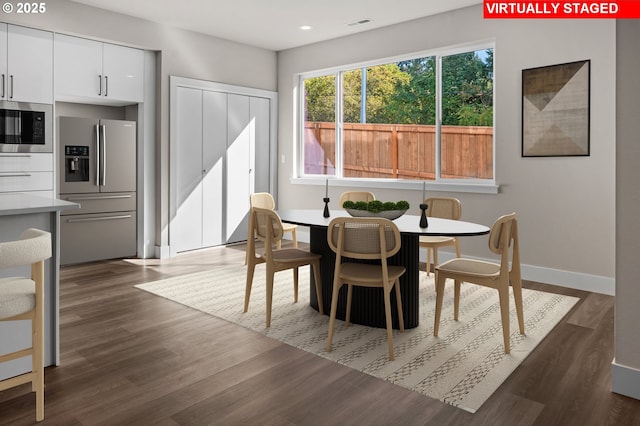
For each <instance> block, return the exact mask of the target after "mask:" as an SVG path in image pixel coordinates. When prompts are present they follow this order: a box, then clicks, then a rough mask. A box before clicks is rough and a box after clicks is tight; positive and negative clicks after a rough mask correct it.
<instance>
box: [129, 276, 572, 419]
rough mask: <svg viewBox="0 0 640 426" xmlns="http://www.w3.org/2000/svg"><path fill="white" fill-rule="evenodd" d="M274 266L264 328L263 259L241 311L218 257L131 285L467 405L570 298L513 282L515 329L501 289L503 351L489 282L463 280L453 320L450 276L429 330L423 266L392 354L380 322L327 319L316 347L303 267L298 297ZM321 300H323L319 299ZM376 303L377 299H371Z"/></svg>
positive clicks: (315, 316) (483, 394) (319, 318)
mask: <svg viewBox="0 0 640 426" xmlns="http://www.w3.org/2000/svg"><path fill="white" fill-rule="evenodd" d="M292 275H293V274H292V273H291V272H289V271H283V272H279V273H276V284H275V286H274V295H273V311H272V320H271V328H269V329H267V328H266V327H265V268H264V265H258V266H257V267H256V273H255V277H254V283H253V290H252V292H251V301H250V304H249V312H247V313H243V312H242V308H243V303H244V289H245V277H246V268H245V267H243V266H225V267H220V268H215V269H212V270H209V271H206V272H198V273H193V274H189V275H184V276H180V277H174V278H168V279H164V280H160V281H155V282H151V283H146V284H140V285H137V286H136V287H137V288H140V289H142V290H145V291H148V292H150V293H153V294H156V295H158V296H162V297H164V298H166V299H169V300H173V301H175V302H178V303H181V304H183V305H186V306H188V307H191V308H194V309H198V310H200V311H202V312H205V313H207V314H210V315H214V316H216V317H219V318H222V319H225V320H227V321H230V322H232V323H235V324H238V325H241V326H243V327H246V328H248V329H251V330H254V331H256V332H258V333H261V334H263V335H265V336H268V337H270V338H273V339H276V340H279V341H281V342H284V343H287V344H289V345H291V346H295V347H297V348H300V349H303V350H305V351H308V352H311V353H314V354H316V355H318V356H321V357H324V358H327V359H330V360H333V361H335V362H338V363H341V364H344V365H346V366H348V367H351V368H354V369H356V370H359V371H362V372H365V373H367V374H370V375H373V376H375V377H378V378H381V379H384V380H387V381H390V382H392V383H395V384H397V385H399V386H403V387H405V388H409V389H411V390H414V391H416V392H419V393H422V394H424V395H427V396H430V397H432V398H436V399H439V400H440V401H443V402H445V403H447V404H451V405H454V406H456V407H459V408H462V409H464V410H466V411H469V412H472V413H474V412H475V411H476V410H477V409H478V408H480V406H481V405H482V404H483V403H484V401H486V400H487V399H488V398H489V397H490V396H491V394H492V393H493V392H494V391H495V390H496V389H497V388H498V387H499V386H500V384H501V383H502V382H503V381H504V380H505V379H506V378H507V377H508V376H509V375H510V374H511V373H512V372H513V371H514V370H515V369H516V367H517V366H518V365H519V364H520V363H521V362H522V361H523V360H524V359H525V358H526V357H527V355H529V354H530V353H531V351H533V349H534V348H535V347H536V346H537V345H538V343H540V341H542V339H544V337H545V336H546V335H547V334H548V333H549V332H550V331H551V330H552V329H553V327H554V326H555V325H556V324H557V323H558V322H559V321H560V320H561V319H562V317H564V316H565V315H566V314H567V312H569V310H570V309H571V308H572V307H573V306H574V305H575V303H576V302H577V301H578V299H577V298H574V297H568V296H562V295H557V294H551V293H546V292H540V291H534V290H527V289H524V290H523V298H524V315H525V332H526V335H525V336H522V335H520V334H519V332H518V326H517V320H516V315H515V311H514V308H513V297H511V300H510V302H511V307H512V312H511V318H512V322H511V331H512V333H511V354H509V355H505V353H504V350H503V345H502V326H501V323H500V308H499V304H498V295H497V292H496V291H495V290H493V289H489V288H485V287H480V286H477V285H472V284H463V285H462V291H461V302H460V318H459V321H454V320H453V284H452V283H448V284H447V286H446V294H445V296H444V305H443V311H442V319H441V323H440V333H439V334H440V336H439V337H438V338H435V337H433V315H434V307H435V290H434V284H433V275H431V278H427V276H426V274H425V273H421V274H420V275H421V282H420V326H419V327H417V328H414V329H410V330H406V331H405V332H404V333H400V332H399V331H397V330H396V331H394V348H395V356H396V359H395V360H394V361H389V359H388V348H387V339H386V330H385V329H378V328H370V327H365V326H360V325H356V324H352V325H351V326H350V327H345V326H344V322H342V321H336V330H335V334H334V340H333V350H332V351H331V352H327V351H326V347H325V346H326V339H327V330H328V326H329V317H328V316H324V315H320V314H319V313H318V312H317V311H315V310H314V309H313V308H311V307H310V306H309V303H308V300H309V271H308V267H305V268H302V270H301V271H300V289H299V290H300V294H299V303H293V277H292ZM327 309H328V308H327ZM381 309H382V307H381Z"/></svg>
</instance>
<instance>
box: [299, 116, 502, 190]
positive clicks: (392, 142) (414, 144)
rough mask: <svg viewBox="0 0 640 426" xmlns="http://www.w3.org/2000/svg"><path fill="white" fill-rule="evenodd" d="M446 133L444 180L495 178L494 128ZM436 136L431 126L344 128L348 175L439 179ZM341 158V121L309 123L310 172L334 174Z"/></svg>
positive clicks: (352, 125)
mask: <svg viewBox="0 0 640 426" xmlns="http://www.w3.org/2000/svg"><path fill="white" fill-rule="evenodd" d="M441 131H442V147H441V156H442V162H441V167H442V169H441V176H442V177H443V178H478V179H491V178H493V128H492V127H481V126H442V129H441ZM435 132H436V130H435V126H426V125H410V124H360V123H348V124H344V142H343V144H344V153H343V163H344V164H343V173H344V176H345V177H368V178H394V179H419V180H423V179H435V165H436V158H435V155H436V146H435V139H436V138H435ZM319 157H322V158H319ZM335 158H336V156H335V123H325V122H306V123H305V171H306V172H307V173H320V174H332V173H333V171H332V167H333V164H335Z"/></svg>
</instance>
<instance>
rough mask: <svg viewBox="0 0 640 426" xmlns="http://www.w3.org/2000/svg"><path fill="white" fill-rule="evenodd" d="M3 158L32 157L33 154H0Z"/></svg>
mask: <svg viewBox="0 0 640 426" xmlns="http://www.w3.org/2000/svg"><path fill="white" fill-rule="evenodd" d="M0 157H2V158H5V157H6V158H17V157H20V158H31V154H0Z"/></svg>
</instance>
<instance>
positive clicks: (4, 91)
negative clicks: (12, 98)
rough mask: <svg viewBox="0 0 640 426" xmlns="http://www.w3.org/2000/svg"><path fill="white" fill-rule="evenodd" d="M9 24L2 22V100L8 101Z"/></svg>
mask: <svg viewBox="0 0 640 426" xmlns="http://www.w3.org/2000/svg"><path fill="white" fill-rule="evenodd" d="M7 47H8V46H7V24H0V100H3V101H6V100H7V99H8V96H9V95H8V94H7V79H8V78H9V75H8V74H7V72H8V69H7V65H8V64H7Z"/></svg>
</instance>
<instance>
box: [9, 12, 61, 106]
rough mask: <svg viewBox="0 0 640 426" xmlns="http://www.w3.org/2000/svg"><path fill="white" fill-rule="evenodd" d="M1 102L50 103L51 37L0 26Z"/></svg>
mask: <svg viewBox="0 0 640 426" xmlns="http://www.w3.org/2000/svg"><path fill="white" fill-rule="evenodd" d="M0 99H2V100H8V101H16V102H36V103H42V104H52V103H53V33H51V32H48V31H42V30H35V29H32V28H26V27H21V26H17V25H7V24H0Z"/></svg>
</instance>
